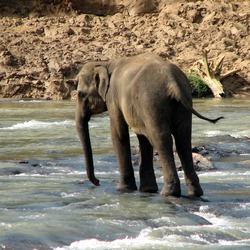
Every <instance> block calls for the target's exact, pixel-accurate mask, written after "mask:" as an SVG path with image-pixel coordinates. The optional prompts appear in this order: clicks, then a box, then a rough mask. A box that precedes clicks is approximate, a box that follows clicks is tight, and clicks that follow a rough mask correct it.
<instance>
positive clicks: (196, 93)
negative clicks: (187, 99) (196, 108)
mask: <svg viewBox="0 0 250 250" xmlns="http://www.w3.org/2000/svg"><path fill="white" fill-rule="evenodd" d="M186 76H187V78H188V80H189V82H190V85H191V87H192V96H193V97H208V96H209V97H211V96H213V94H212V91H211V89H210V88H209V87H208V86H207V84H206V83H205V82H204V81H203V80H202V79H201V78H200V77H199V76H197V75H194V74H192V73H187V74H186Z"/></svg>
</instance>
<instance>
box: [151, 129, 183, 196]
mask: <svg viewBox="0 0 250 250" xmlns="http://www.w3.org/2000/svg"><path fill="white" fill-rule="evenodd" d="M157 129H158V130H157V131H155V134H154V136H153V137H152V140H153V145H154V147H155V149H156V150H157V152H158V154H159V156H160V161H161V164H162V172H163V181H164V185H163V188H162V190H161V193H160V194H161V195H162V196H175V197H180V196H181V186H180V180H179V177H178V174H177V170H176V166H175V161H174V154H173V140H172V136H171V133H170V131H169V128H168V127H166V126H159V127H158V128H157ZM163 131H165V132H163Z"/></svg>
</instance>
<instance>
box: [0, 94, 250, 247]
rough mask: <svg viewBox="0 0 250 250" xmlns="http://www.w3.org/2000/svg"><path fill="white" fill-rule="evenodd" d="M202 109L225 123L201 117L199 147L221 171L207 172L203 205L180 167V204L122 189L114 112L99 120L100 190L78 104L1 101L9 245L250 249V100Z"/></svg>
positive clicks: (2, 195)
mask: <svg viewBox="0 0 250 250" xmlns="http://www.w3.org/2000/svg"><path fill="white" fill-rule="evenodd" d="M194 107H195V108H196V109H197V110H198V111H199V112H201V113H202V114H204V115H206V116H208V117H211V118H213V117H217V116H224V117H225V119H223V120H221V121H219V122H218V124H215V125H214V124H211V123H208V122H206V121H203V120H200V119H198V118H196V117H193V142H192V143H193V146H206V147H207V148H209V149H210V150H211V151H212V152H214V155H215V157H213V164H214V165H215V167H216V169H214V170H209V171H204V170H203V171H199V172H198V175H199V178H200V181H201V185H202V187H203V189H204V193H205V194H204V197H203V198H204V199H203V200H200V199H198V200H191V199H188V198H187V197H186V196H185V192H186V191H185V183H184V176H183V172H181V171H180V172H179V176H180V179H181V183H182V190H183V196H182V197H181V198H173V197H161V196H160V195H159V194H145V193H140V192H134V193H129V194H120V193H118V192H117V191H116V185H117V181H118V179H119V173H118V170H117V161H116V158H115V156H114V153H113V146H112V143H111V138H110V129H109V118H108V115H107V114H103V115H100V116H97V117H94V118H92V120H91V122H90V133H91V138H92V146H93V151H94V162H95V169H96V176H97V177H98V178H99V179H100V181H101V186H99V187H94V186H93V185H92V184H91V183H90V182H89V181H88V180H87V178H86V172H85V168H84V162H83V155H82V150H81V145H80V142H79V139H78V137H77V134H76V130H75V122H74V113H75V103H74V102H73V101H39V100H8V99H1V100H0V249H19V250H22V249H25V250H29V249H39V250H40V249H56V250H62V249H64V250H73V249H74V250H79V249H130V250H133V249H143V250H146V249H209V250H210V249H223V250H225V249H249V248H250V139H249V138H250V99H249V98H248V99H247V98H245V99H221V100H217V99H197V100H194ZM131 141H132V145H137V141H136V137H135V136H134V135H133V134H131ZM135 171H136V172H135V173H136V178H137V181H138V170H137V168H136V166H135ZM155 171H156V177H157V182H158V185H159V188H161V187H162V184H163V180H162V176H161V169H160V167H159V166H157V165H156V166H155Z"/></svg>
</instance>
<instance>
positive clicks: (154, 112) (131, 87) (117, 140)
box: [76, 53, 222, 197]
mask: <svg viewBox="0 0 250 250" xmlns="http://www.w3.org/2000/svg"><path fill="white" fill-rule="evenodd" d="M77 81H78V87H77V107H76V128H77V132H78V135H79V138H80V141H81V143H82V147H83V152H84V156H85V163H86V172H87V176H88V178H89V180H90V181H91V182H92V183H93V184H95V185H97V186H98V185H99V180H98V179H97V178H96V177H95V174H94V165H93V154H92V148H91V141H90V135H89V128H88V122H89V120H90V118H91V116H92V115H95V114H100V113H102V112H105V111H108V112H109V116H110V127H111V135H112V141H113V145H114V149H115V152H116V156H117V160H118V165H119V172H120V181H119V184H118V190H120V191H122V192H129V191H133V190H137V185H136V181H135V176H134V169H133V166H132V162H131V148H130V140H129V128H131V130H132V131H133V132H134V133H135V134H136V135H137V138H138V141H139V147H140V163H139V176H140V187H139V190H140V191H142V192H157V191H158V186H157V183H156V178H155V173H154V168H153V149H155V150H157V152H158V154H159V156H160V160H161V165H162V172H163V181H164V184H163V188H162V190H161V195H163V196H169V195H171V196H176V197H179V196H180V195H181V187H180V180H179V177H178V174H177V170H176V166H175V161H174V156H173V140H172V135H173V137H174V139H175V144H176V150H177V152H178V155H179V157H180V160H181V163H182V167H183V170H184V173H185V181H186V185H187V193H188V196H192V197H194V196H196V197H200V196H202V195H203V190H202V188H201V186H200V182H199V178H198V176H197V174H196V172H195V170H194V165H193V159H192V152H191V128H192V113H193V114H195V115H196V116H198V117H199V118H201V119H204V120H207V121H210V122H213V123H215V122H217V121H218V120H219V119H221V118H222V117H219V118H217V119H209V118H206V117H204V116H202V115H201V114H199V113H198V112H197V111H195V110H194V109H193V108H192V96H191V88H190V84H189V81H188V79H187V77H186V76H185V74H184V73H183V72H182V71H181V70H180V69H179V68H178V67H177V66H176V65H174V64H172V63H169V62H167V61H166V60H164V59H163V58H161V57H159V56H157V55H155V54H151V53H147V54H141V55H137V56H132V57H123V58H120V59H115V60H111V61H100V62H88V63H86V64H85V65H84V66H83V67H82V69H81V70H80V72H79V74H78V75H77Z"/></svg>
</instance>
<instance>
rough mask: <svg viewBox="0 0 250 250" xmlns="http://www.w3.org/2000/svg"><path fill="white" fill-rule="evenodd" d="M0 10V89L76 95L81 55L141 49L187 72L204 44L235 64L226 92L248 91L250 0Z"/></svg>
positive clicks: (13, 93)
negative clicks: (155, 54)
mask: <svg viewBox="0 0 250 250" xmlns="http://www.w3.org/2000/svg"><path fill="white" fill-rule="evenodd" d="M16 2H18V3H19V4H18V5H17V4H16ZM41 2H42V4H41ZM81 3H82V4H81ZM145 3H146V4H145ZM0 14H1V18H0V34H1V35H0V97H5V98H10V97H14V98H47V99H67V98H73V97H74V95H75V89H76V83H75V81H74V77H75V75H76V74H77V71H78V70H79V68H80V66H81V65H82V64H83V63H84V62H86V61H87V60H109V59H112V58H117V57H120V56H125V55H126V56H129V55H134V54H138V53H142V52H155V53H157V54H159V55H161V56H162V57H164V58H166V59H168V60H170V61H172V62H174V63H176V64H177V65H179V66H180V67H181V68H182V69H183V70H184V71H185V72H188V70H190V69H191V68H193V67H195V65H196V62H197V61H198V60H200V59H201V58H202V52H203V51H204V49H209V50H210V52H209V59H210V60H211V61H215V60H216V59H217V58H218V57H220V56H222V55H224V56H225V59H224V64H223V71H225V72H226V71H229V70H232V69H234V68H236V69H239V72H238V73H237V74H235V75H233V76H230V77H227V78H225V79H224V80H223V84H224V87H225V90H226V92H227V93H228V94H229V95H231V96H242V95H247V94H250V46H249V44H250V35H249V33H250V27H249V23H250V3H249V1H244V0H240V1H237V3H235V1H231V0H225V1H212V0H204V1H184V0H183V1H180V0H179V1H166V0H159V1H153V0H151V1H129V3H128V1H126V0H124V1H118V0H106V1H99V0H94V1H90V0H89V1H84V0H82V1H74V0H72V1H71V0H64V1H49V0H46V1H39V0H37V1H29V0H22V1H14V0H13V1H3V3H1V4H0Z"/></svg>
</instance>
